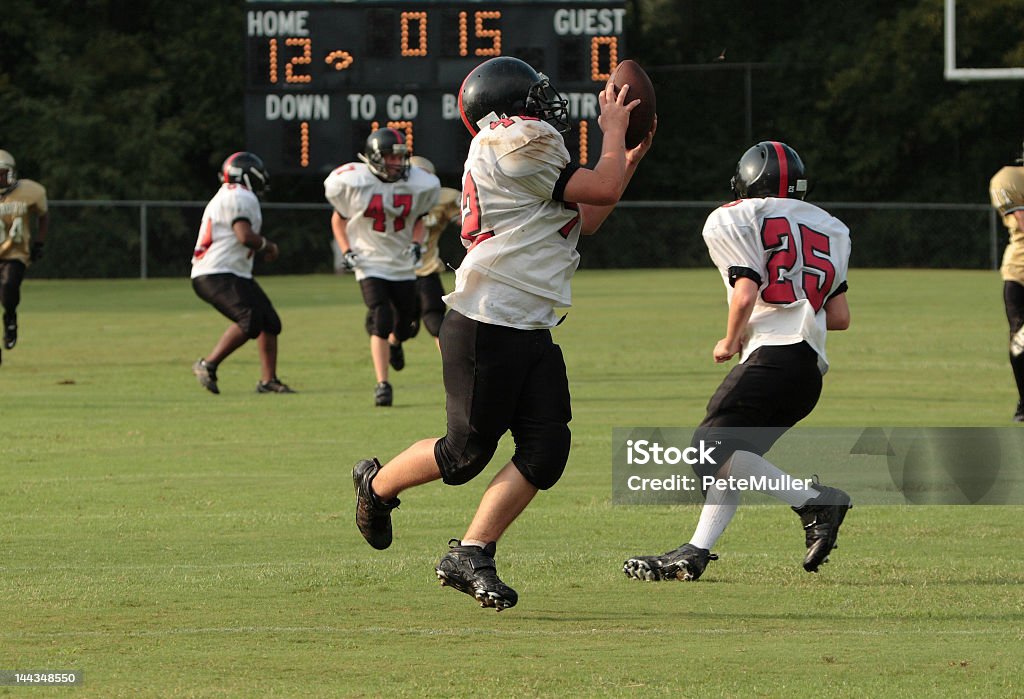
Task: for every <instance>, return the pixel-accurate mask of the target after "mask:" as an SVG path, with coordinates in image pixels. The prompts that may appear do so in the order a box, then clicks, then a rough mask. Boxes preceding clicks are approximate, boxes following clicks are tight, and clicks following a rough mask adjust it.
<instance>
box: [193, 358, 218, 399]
mask: <svg viewBox="0 0 1024 699" xmlns="http://www.w3.org/2000/svg"><path fill="white" fill-rule="evenodd" d="M192 373H193V374H195V375H196V378H197V379H199V384H200V385H201V386H202V387H203V388H205V389H206V390H207V391H209V392H210V393H220V389H219V388H217V367H215V366H211V365H209V364H207V363H206V360H205V359H197V360H196V363H195V364H193V365H192Z"/></svg>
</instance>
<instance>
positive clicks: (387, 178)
mask: <svg viewBox="0 0 1024 699" xmlns="http://www.w3.org/2000/svg"><path fill="white" fill-rule="evenodd" d="M359 159H360V160H362V161H363V162H364V163H366V165H367V167H369V168H370V172H372V173H373V174H374V175H376V176H377V179H379V180H381V181H382V182H398V181H399V180H404V179H407V178H408V177H409V147H408V146H407V145H405V135H404V134H403V133H402V132H401V131H399V130H397V129H391V128H384V129H377V130H376V131H374V132H373V133H371V134H370V136H369V138H367V139H366V147H365V148H364V149H363V152H362V153H360V154H359Z"/></svg>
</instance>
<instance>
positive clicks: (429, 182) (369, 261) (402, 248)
mask: <svg viewBox="0 0 1024 699" xmlns="http://www.w3.org/2000/svg"><path fill="white" fill-rule="evenodd" d="M440 193H441V181H440V180H438V179H437V177H435V176H434V175H431V174H430V173H429V172H427V171H426V170H422V169H420V168H418V167H415V166H413V167H410V168H409V177H408V178H407V179H404V180H399V181H397V182H382V181H381V180H380V178H378V177H377V176H376V175H374V174H373V173H372V172H371V171H370V168H369V167H368V166H367V165H366V163H347V164H345V165H342V166H341V167H339V168H337V169H336V170H335V171H334V172H332V173H331V174H330V175H328V176H327V179H326V180H324V195H325V196H326V197H327V201H329V202H330V203H331V205H332V206H333V207H334V209H335V211H337V212H338V213H339V214H340V215H341V217H342V218H344V219H345V221H346V223H347V233H348V243H349V246H350V247H351V249H352V252H354V253H355V254H356V256H357V257H358V266H357V267H356V269H355V273H356V279H359V280H362V279H365V278H366V277H375V278H378V279H386V280H388V281H393V282H398V281H406V280H412V279H416V262H415V260H414V259H413V258H412V257H410V256H409V255H408V254H407V251H408V249H409V246H410V245H411V244H412V233H413V228H414V227H415V225H416V221H417V220H418V219H420V218H421V217H423V216H425V215H426V214H427V213H429V212H430V210H431V209H432V208H433V207H434V204H436V203H437V198H438V196H440Z"/></svg>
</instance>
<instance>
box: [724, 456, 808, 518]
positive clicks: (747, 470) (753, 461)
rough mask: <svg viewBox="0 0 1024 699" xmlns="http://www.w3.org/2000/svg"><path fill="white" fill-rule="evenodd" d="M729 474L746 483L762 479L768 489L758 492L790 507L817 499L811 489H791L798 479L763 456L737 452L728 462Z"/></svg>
mask: <svg viewBox="0 0 1024 699" xmlns="http://www.w3.org/2000/svg"><path fill="white" fill-rule="evenodd" d="M729 474H730V475H732V476H733V477H735V478H743V479H745V480H747V481H748V483H750V482H751V481H750V479H751V478H753V477H759V478H764V479H765V481H766V482H767V483H766V484H767V485H768V486H770V487H766V488H764V489H759V491H760V492H762V493H768V494H769V495H771V496H772V497H776V498H778V499H779V500H782V501H783V502H785V503H787V504H789V505H791V506H792V507H800V506H801V505H803V504H805V503H806V502H807V501H808V500H810V499H811V498H815V497H818V491H817V490H814V489H813V488H801V489H797V488H794V487H792V485H791V484H792V482H793V481H794V480H799V479H794V478H793V477H792V476H790V475H789V474H788V473H786V472H785V471H781V470H780V469H778V468H777V467H776V466H775V465H774V464H772V463H771V462H770V461H768V460H767V459H765V458H764V457H763V456H758V455H757V454H754V453H753V452H749V451H737V452H736V453H735V454H733V455H732V459H731V460H730V462H729ZM712 490H713V489H712ZM709 492H710V491H709Z"/></svg>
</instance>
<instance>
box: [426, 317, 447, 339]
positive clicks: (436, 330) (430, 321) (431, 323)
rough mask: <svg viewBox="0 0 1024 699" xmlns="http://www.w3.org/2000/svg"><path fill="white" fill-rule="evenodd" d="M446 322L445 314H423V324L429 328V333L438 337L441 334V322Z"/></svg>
mask: <svg viewBox="0 0 1024 699" xmlns="http://www.w3.org/2000/svg"><path fill="white" fill-rule="evenodd" d="M443 320H444V312H442V311H427V312H426V313H424V314H423V324H424V325H425V326H427V332H428V333H430V334H431V335H433V336H434V337H437V336H438V335H440V334H441V322H442V321H443Z"/></svg>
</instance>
